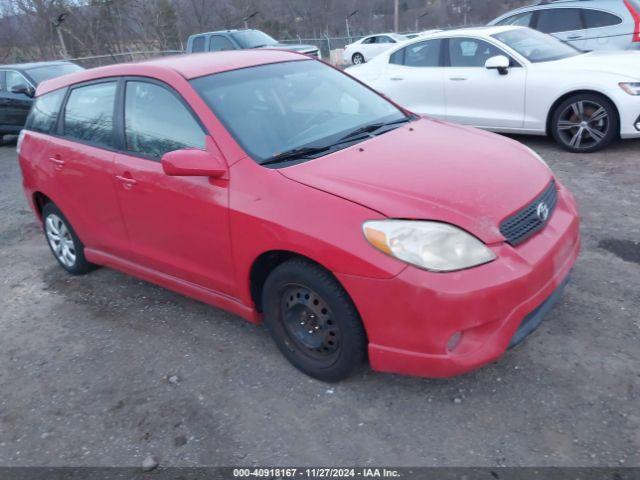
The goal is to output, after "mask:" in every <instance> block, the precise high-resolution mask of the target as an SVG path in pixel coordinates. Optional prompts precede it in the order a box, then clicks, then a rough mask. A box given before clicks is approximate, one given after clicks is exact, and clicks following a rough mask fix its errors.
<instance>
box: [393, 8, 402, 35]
mask: <svg viewBox="0 0 640 480" xmlns="http://www.w3.org/2000/svg"><path fill="white" fill-rule="evenodd" d="M398 30H400V0H395V4H394V6H393V31H394V32H396V33H398Z"/></svg>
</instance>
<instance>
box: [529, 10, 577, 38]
mask: <svg viewBox="0 0 640 480" xmlns="http://www.w3.org/2000/svg"><path fill="white" fill-rule="evenodd" d="M580 13H581V12H580V9H579V8H553V9H546V10H540V16H539V17H538V25H537V30H540V31H541V32H543V33H560V32H572V31H574V30H582V29H583V28H584V26H583V25H582V16H581V14H580Z"/></svg>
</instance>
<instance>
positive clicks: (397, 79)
mask: <svg viewBox="0 0 640 480" xmlns="http://www.w3.org/2000/svg"><path fill="white" fill-rule="evenodd" d="M389 80H391V81H393V82H400V81H402V80H404V78H402V77H391V78H390V79H389Z"/></svg>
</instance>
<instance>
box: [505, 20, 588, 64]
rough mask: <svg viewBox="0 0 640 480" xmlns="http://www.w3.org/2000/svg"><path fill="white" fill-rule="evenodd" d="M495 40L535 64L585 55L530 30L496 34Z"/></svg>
mask: <svg viewBox="0 0 640 480" xmlns="http://www.w3.org/2000/svg"><path fill="white" fill-rule="evenodd" d="M493 38H495V39H497V40H499V41H501V42H502V43H504V44H505V45H507V46H509V47H511V48H513V49H514V50H515V51H516V52H518V53H519V54H520V55H522V56H523V57H526V58H527V60H529V61H530V62H533V63H538V62H551V61H553V60H562V59H563V58H569V57H575V56H576V55H581V54H582V53H583V52H581V51H580V50H578V49H576V48H574V47H572V46H571V45H569V44H566V43H563V42H561V41H560V40H558V39H557V38H555V37H552V36H551V35H547V34H545V33H540V32H538V31H536V30H531V29H528V28H519V29H517V30H508V31H506V32H502V33H496V34H495V35H493Z"/></svg>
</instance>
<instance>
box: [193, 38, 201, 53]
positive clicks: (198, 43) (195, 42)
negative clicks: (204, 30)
mask: <svg viewBox="0 0 640 480" xmlns="http://www.w3.org/2000/svg"><path fill="white" fill-rule="evenodd" d="M191 51H192V52H193V53H197V52H204V37H196V38H194V39H193V43H192V44H191Z"/></svg>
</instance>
